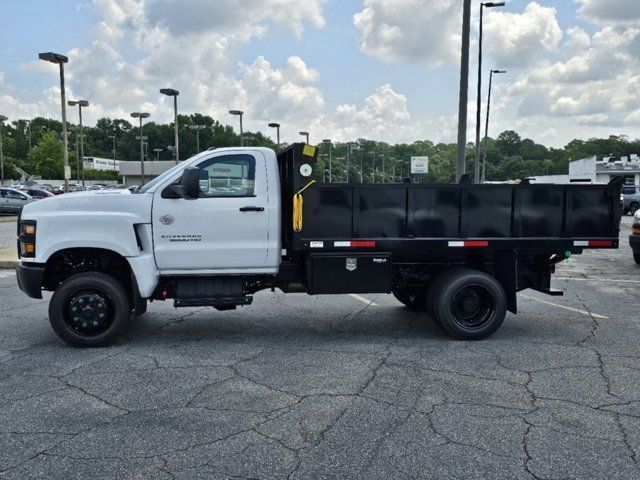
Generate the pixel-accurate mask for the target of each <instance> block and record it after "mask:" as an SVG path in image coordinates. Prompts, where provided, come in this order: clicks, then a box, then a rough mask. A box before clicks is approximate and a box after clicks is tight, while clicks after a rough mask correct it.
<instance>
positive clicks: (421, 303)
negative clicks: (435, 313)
mask: <svg viewBox="0 0 640 480" xmlns="http://www.w3.org/2000/svg"><path fill="white" fill-rule="evenodd" d="M391 293H393V296H394V297H396V299H397V300H398V301H399V302H400V303H403V304H404V305H405V306H406V307H408V308H409V309H411V310H416V311H424V310H426V309H427V289H426V288H423V287H407V288H400V289H394V290H392V291H391Z"/></svg>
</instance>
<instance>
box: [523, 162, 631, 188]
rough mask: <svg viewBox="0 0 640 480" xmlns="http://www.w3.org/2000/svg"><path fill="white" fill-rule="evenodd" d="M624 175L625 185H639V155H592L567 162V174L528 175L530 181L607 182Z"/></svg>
mask: <svg viewBox="0 0 640 480" xmlns="http://www.w3.org/2000/svg"><path fill="white" fill-rule="evenodd" d="M619 176H623V177H625V183H626V184H627V185H640V157H638V155H631V156H628V157H620V158H617V157H604V158H602V159H600V160H598V159H597V157H596V156H595V155H594V156H593V157H588V158H583V159H580V160H575V161H573V162H570V163H569V174H568V175H540V176H537V177H529V180H530V181H531V183H603V184H606V183H609V181H610V180H611V179H612V178H613V177H619Z"/></svg>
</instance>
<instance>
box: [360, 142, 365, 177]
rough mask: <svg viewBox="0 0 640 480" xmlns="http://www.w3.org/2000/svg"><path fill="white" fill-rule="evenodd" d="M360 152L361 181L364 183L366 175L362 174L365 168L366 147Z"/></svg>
mask: <svg viewBox="0 0 640 480" xmlns="http://www.w3.org/2000/svg"><path fill="white" fill-rule="evenodd" d="M360 152H361V153H360V183H364V177H363V174H362V172H363V168H364V148H362V149H361V150H360Z"/></svg>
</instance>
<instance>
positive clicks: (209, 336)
mask: <svg viewBox="0 0 640 480" xmlns="http://www.w3.org/2000/svg"><path fill="white" fill-rule="evenodd" d="M630 224H631V222H630V219H629V218H628V217H627V218H625V219H624V225H625V227H624V232H623V235H622V239H623V240H622V248H621V249H620V250H617V251H605V250H603V251H589V252H587V253H586V254H584V255H581V256H575V257H573V258H572V259H570V261H568V262H566V263H564V264H562V265H560V266H559V268H558V274H557V278H558V279H557V280H556V281H555V282H554V287H556V288H561V289H564V290H565V296H564V297H547V296H544V295H542V294H538V293H535V292H529V291H527V292H524V294H520V295H519V309H520V313H519V314H518V315H511V314H509V315H508V317H507V319H506V321H505V323H504V326H503V327H502V328H501V330H500V331H499V332H498V333H497V334H495V335H494V336H493V337H491V338H490V339H487V340H484V341H478V342H458V341H452V340H449V339H448V338H447V337H445V336H444V335H443V334H442V333H441V331H440V330H439V329H438V328H437V327H436V326H434V324H433V323H432V322H431V321H430V320H429V318H428V317H427V316H426V315H424V314H420V313H415V312H410V311H408V310H407V309H406V308H404V307H402V306H401V305H400V304H399V303H397V302H396V301H395V300H394V298H393V297H391V296H389V295H363V296H360V297H358V296H349V295H340V296H320V297H309V296H307V295H303V294H292V295H286V296H285V295H283V294H281V293H277V292H276V293H271V292H261V293H259V294H257V295H256V298H255V300H254V304H253V305H252V306H249V307H245V308H242V309H239V310H237V311H230V312H217V311H215V310H213V309H209V308H193V309H181V310H175V309H174V308H173V307H172V306H171V304H170V303H169V302H166V303H163V302H154V303H153V304H151V305H150V307H149V311H148V313H147V314H146V315H145V316H144V317H142V318H140V319H138V320H136V321H135V322H134V323H133V324H132V326H131V328H130V329H129V332H128V333H127V335H126V336H125V337H124V338H123V339H122V340H121V341H120V342H119V343H118V344H117V345H114V346H112V347H108V348H99V349H75V348H71V347H67V346H65V345H64V344H63V343H62V342H61V341H59V340H58V339H57V337H56V336H55V335H54V334H53V332H52V331H51V329H50V327H49V325H48V322H47V302H46V301H38V300H33V299H29V298H27V297H26V296H24V295H22V294H21V293H20V292H19V290H18V288H17V286H16V279H15V275H14V274H13V273H12V272H9V271H0V478H2V479H4V478H7V479H9V478H11V479H13V478H15V479H23V478H47V479H55V478H60V479H72V478H100V479H112V478H113V479H123V478H145V479H148V478H153V479H155V478H158V479H164V478H167V479H170V478H177V479H190V480H191V479H200V478H203V479H204V478H207V479H230V478H260V479H281V478H290V479H369V480H370V479H404V478H407V479H418V478H420V479H447V478H452V479H463V478H464V479H509V480H513V479H637V478H640V469H639V468H638V461H640V349H639V347H638V345H639V344H640V315H639V314H638V310H639V308H640V302H639V300H638V291H639V287H640V267H636V265H635V264H634V263H633V259H632V256H631V252H630V250H629V248H628V243H627V241H626V236H627V235H628V231H629V226H630Z"/></svg>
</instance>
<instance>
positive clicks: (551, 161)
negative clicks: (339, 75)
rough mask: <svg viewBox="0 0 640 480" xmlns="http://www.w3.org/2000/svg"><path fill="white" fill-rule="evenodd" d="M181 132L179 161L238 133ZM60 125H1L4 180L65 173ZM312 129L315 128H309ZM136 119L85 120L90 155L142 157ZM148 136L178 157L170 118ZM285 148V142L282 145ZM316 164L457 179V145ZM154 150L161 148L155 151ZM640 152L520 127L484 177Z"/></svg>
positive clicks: (211, 126) (322, 172)
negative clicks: (538, 137)
mask: <svg viewBox="0 0 640 480" xmlns="http://www.w3.org/2000/svg"><path fill="white" fill-rule="evenodd" d="M178 125H179V136H180V159H181V160H184V159H186V158H189V157H191V156H192V155H195V154H196V153H198V152H197V145H196V144H197V140H196V130H195V129H193V128H191V127H192V126H195V125H201V126H203V127H204V128H201V129H200V130H199V141H200V150H205V149H207V148H210V147H229V146H237V145H239V144H240V137H239V135H238V134H237V133H236V132H235V131H234V129H233V127H231V126H230V125H223V124H222V123H220V122H219V121H217V120H215V119H213V118H212V117H210V116H207V115H201V114H197V113H196V114H193V115H180V116H179V117H178ZM61 132H62V123H61V122H59V121H57V120H53V119H48V118H43V117H37V118H34V119H33V120H32V121H31V124H30V125H29V123H28V122H27V121H25V120H16V121H13V122H11V123H10V124H5V125H4V128H3V140H4V157H5V158H4V159H5V178H9V179H18V178H20V173H19V170H17V169H16V168H14V167H18V168H19V169H21V170H23V171H25V172H27V173H28V174H30V175H36V176H40V177H42V178H50V179H60V178H62V177H63V146H62V145H63V144H62V133H61ZM312 133H313V132H312ZM68 135H69V164H70V166H71V170H72V178H77V167H76V165H77V160H78V154H77V150H78V148H77V144H78V140H79V137H80V134H79V129H78V127H77V125H74V124H69V128H68ZM138 135H139V127H138V125H133V124H132V123H130V122H129V121H127V120H123V119H110V118H101V119H99V120H98V121H97V123H96V125H95V126H85V127H84V128H83V136H84V154H85V157H89V156H95V157H104V158H112V157H113V155H114V152H113V140H112V138H110V137H115V157H116V158H117V159H119V160H124V161H139V159H140V141H139V139H136V136H138ZM143 135H144V136H145V137H147V140H146V142H147V144H148V145H147V155H148V156H147V158H146V159H147V160H155V159H156V158H159V159H160V160H173V159H174V157H173V152H172V151H171V150H170V149H169V148H167V147H169V146H172V145H173V139H174V126H173V123H169V124H159V123H155V122H148V123H145V124H144V132H143ZM245 145H250V146H263V147H269V148H274V149H275V148H276V147H277V146H276V144H275V143H274V141H273V140H272V139H271V138H269V137H266V136H265V135H264V134H262V133H261V132H246V133H245ZM280 147H281V148H284V147H286V144H282V145H280ZM317 147H318V149H319V155H318V165H317V167H316V168H315V175H316V180H320V181H322V180H325V181H328V179H329V175H330V176H331V180H332V181H333V182H344V181H346V180H347V179H348V180H349V181H352V182H359V181H360V180H362V181H364V182H368V183H371V182H391V181H400V180H401V179H404V178H407V177H408V175H409V159H410V158H411V157H412V156H428V157H429V173H428V174H424V175H420V179H419V180H420V181H423V182H441V183H444V182H451V181H453V180H454V178H455V162H456V144H454V143H434V142H432V141H430V140H418V141H415V142H413V143H410V144H409V143H400V144H389V143H385V142H378V141H374V140H367V139H362V138H361V139H358V140H355V141H353V142H342V143H325V142H322V143H320V144H318V145H317ZM154 149H162V150H161V151H160V152H157V153H156V152H155V151H154ZM633 153H640V139H635V140H631V139H629V138H628V137H626V136H623V135H612V136H610V137H609V138H592V139H589V140H572V141H571V142H569V143H568V144H567V145H566V146H565V147H564V148H547V147H546V146H544V145H541V144H539V143H536V142H534V141H533V140H531V139H528V138H522V137H521V136H520V135H519V134H518V133H517V132H515V131H513V130H507V131H505V132H502V133H501V134H500V135H498V137H497V138H489V139H488V141H487V165H486V179H487V180H490V181H504V180H510V179H519V178H525V177H528V176H536V175H552V174H563V173H567V170H568V164H569V162H570V161H571V160H577V159H580V158H585V157H589V156H592V155H597V156H598V157H602V156H609V155H613V156H616V157H619V156H625V155H630V154H633ZM474 157H475V149H474V145H473V143H469V144H468V145H467V150H466V162H467V171H468V172H473V162H474ZM86 174H87V178H103V179H110V178H112V177H113V178H116V177H117V175H114V174H113V173H112V172H89V171H87V172H86Z"/></svg>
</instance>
